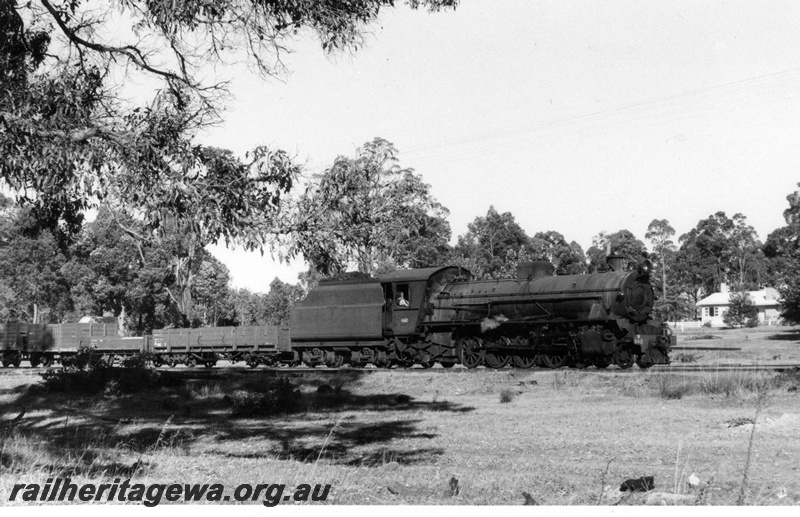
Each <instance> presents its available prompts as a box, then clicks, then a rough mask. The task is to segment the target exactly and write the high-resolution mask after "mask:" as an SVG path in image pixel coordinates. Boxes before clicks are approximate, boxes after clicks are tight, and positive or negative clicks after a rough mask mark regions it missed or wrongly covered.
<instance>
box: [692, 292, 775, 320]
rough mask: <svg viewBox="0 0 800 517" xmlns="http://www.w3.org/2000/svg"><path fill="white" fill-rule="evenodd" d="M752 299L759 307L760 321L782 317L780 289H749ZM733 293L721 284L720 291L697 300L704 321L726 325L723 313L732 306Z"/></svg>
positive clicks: (748, 293)
mask: <svg viewBox="0 0 800 517" xmlns="http://www.w3.org/2000/svg"><path fill="white" fill-rule="evenodd" d="M747 295H748V296H749V297H750V301H752V302H753V304H755V306H756V307H757V308H758V321H759V322H760V323H775V322H777V320H778V318H779V317H780V309H781V304H780V300H779V299H778V291H776V290H775V289H773V288H772V287H766V288H764V289H761V290H760V291H747ZM730 296H731V293H730V292H729V291H728V286H727V285H725V284H722V285H720V292H718V293H714V294H712V295H711V296H706V297H705V298H703V299H702V300H700V301H699V302H697V308H698V309H699V310H700V318H701V320H702V321H703V323H706V322H707V321H710V322H711V325H712V326H713V327H724V326H725V322H723V321H722V315H723V314H725V312H727V310H728V307H729V306H730V304H731V302H730Z"/></svg>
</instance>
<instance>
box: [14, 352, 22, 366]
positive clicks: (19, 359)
mask: <svg viewBox="0 0 800 517" xmlns="http://www.w3.org/2000/svg"><path fill="white" fill-rule="evenodd" d="M20 364H22V356H19V355H18V356H17V357H15V358H14V359H12V360H11V365H12V366H13V367H14V368H19V365H20Z"/></svg>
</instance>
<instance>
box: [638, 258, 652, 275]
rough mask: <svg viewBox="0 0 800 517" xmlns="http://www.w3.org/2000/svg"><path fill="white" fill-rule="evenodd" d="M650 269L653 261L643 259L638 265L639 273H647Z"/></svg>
mask: <svg viewBox="0 0 800 517" xmlns="http://www.w3.org/2000/svg"><path fill="white" fill-rule="evenodd" d="M652 270H653V263H652V262H650V261H649V260H645V261H644V262H642V263H641V264H640V265H639V274H640V275H649V274H650V272H651V271H652Z"/></svg>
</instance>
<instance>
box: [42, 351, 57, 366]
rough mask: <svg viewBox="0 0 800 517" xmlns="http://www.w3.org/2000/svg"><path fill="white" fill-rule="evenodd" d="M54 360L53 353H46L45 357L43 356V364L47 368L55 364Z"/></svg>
mask: <svg viewBox="0 0 800 517" xmlns="http://www.w3.org/2000/svg"><path fill="white" fill-rule="evenodd" d="M54 360H55V358H54V357H53V354H45V355H44V357H42V366H44V367H45V368H50V367H51V366H53V361H54Z"/></svg>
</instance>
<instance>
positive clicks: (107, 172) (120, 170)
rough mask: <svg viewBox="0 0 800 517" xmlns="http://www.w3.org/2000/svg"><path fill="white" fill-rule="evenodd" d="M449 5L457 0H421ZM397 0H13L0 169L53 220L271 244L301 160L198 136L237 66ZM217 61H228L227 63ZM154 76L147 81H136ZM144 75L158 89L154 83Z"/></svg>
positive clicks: (5, 0) (341, 41) (3, 70)
mask: <svg viewBox="0 0 800 517" xmlns="http://www.w3.org/2000/svg"><path fill="white" fill-rule="evenodd" d="M406 3H407V4H408V5H409V6H410V7H411V8H414V9H417V8H421V7H423V8H427V9H428V10H429V11H437V10H440V9H445V8H454V7H455V5H456V3H457V0H408V1H407V2H406ZM393 5H394V1H393V0H357V1H347V2H341V1H335V0H291V1H289V0H268V1H260V0H209V1H203V2H198V1H193V0H177V1H175V0H146V1H145V0H110V1H108V2H80V1H75V0H31V1H27V2H22V1H16V0H0V81H1V83H0V179H1V180H2V183H3V186H4V187H6V188H8V189H11V190H13V191H14V192H15V193H16V194H17V196H18V199H19V200H20V202H21V203H23V204H26V205H28V206H29V207H31V209H32V210H33V213H34V214H35V215H36V217H37V219H38V220H39V222H40V224H43V225H48V226H50V227H52V228H55V229H57V230H58V231H59V232H61V233H62V234H64V235H67V236H69V235H72V234H75V233H77V232H78V231H79V229H80V225H81V222H82V218H83V213H84V211H85V210H86V209H88V208H99V207H106V208H108V209H110V210H113V211H114V212H115V213H124V214H126V215H129V216H133V217H135V218H136V219H138V220H141V221H142V222H143V223H144V224H143V227H142V231H141V232H135V230H134V229H133V228H132V227H127V228H126V230H127V231H129V232H131V234H132V235H134V233H135V234H136V237H137V238H140V239H146V238H149V237H150V236H151V235H152V234H159V233H160V232H163V231H165V226H167V225H166V223H169V224H168V228H166V231H171V229H172V228H177V229H178V231H180V232H182V233H186V234H192V235H194V238H195V240H196V241H198V242H201V243H206V242H214V241H217V240H219V239H222V240H225V241H226V242H231V241H235V242H238V243H240V244H241V245H243V246H244V247H245V248H246V249H257V248H262V249H263V247H264V246H265V245H268V244H269V243H270V242H272V241H271V237H272V236H274V235H275V234H276V233H284V232H290V231H291V230H292V228H291V227H284V226H280V225H278V224H277V223H278V221H277V219H276V218H277V215H278V208H279V205H280V201H281V199H282V198H283V197H284V196H285V194H286V193H287V192H288V191H289V189H290V188H291V187H292V184H293V183H294V181H295V178H296V175H297V173H298V171H299V167H298V165H297V164H295V163H294V162H293V160H292V159H291V157H290V156H289V155H288V154H287V153H285V152H283V151H281V150H274V149H268V148H266V147H257V148H255V149H253V150H252V151H250V152H249V153H248V154H247V155H246V156H245V157H244V158H243V159H241V160H239V159H237V158H235V157H233V156H232V155H231V154H229V153H226V152H219V151H218V150H214V149H209V148H207V147H204V146H202V145H198V144H197V143H195V141H194V137H195V135H196V134H197V132H198V131H200V130H201V129H203V128H206V127H208V126H209V125H212V124H215V123H217V122H219V121H220V117H221V112H222V110H224V108H225V98H226V96H227V95H228V93H229V91H228V80H227V79H226V78H225V77H220V76H219V75H217V74H216V73H214V72H215V71H221V72H222V73H224V70H225V69H224V67H222V66H219V67H216V65H225V64H228V63H231V62H245V63H247V64H248V65H250V67H251V68H252V69H254V70H255V71H257V72H258V73H259V74H260V75H261V76H264V77H269V76H276V75H277V76H281V75H283V74H284V73H285V69H284V67H283V64H282V61H281V57H282V56H283V55H284V54H285V53H286V52H289V51H290V50H291V48H292V44H293V42H294V41H295V40H296V39H298V38H300V37H304V35H306V34H313V35H315V36H316V37H317V39H318V40H319V42H320V45H321V47H322V49H323V50H324V51H326V52H334V51H337V50H353V49H357V48H358V47H359V46H360V45H362V44H363V41H362V37H361V35H362V33H363V31H364V30H365V28H367V27H368V26H369V25H370V24H372V23H374V22H375V21H376V20H377V19H378V16H379V13H380V12H381V11H383V10H384V9H385V8H388V7H391V6H393ZM215 67H216V68H215ZM133 81H136V82H137V83H139V84H143V85H145V86H146V87H148V88H149V87H152V89H151V91H152V93H151V94H148V95H140V94H141V91H138V92H137V94H136V95H133V94H131V92H130V90H128V89H126V88H125V87H124V85H125V84H127V83H130V82H133ZM148 88H145V89H148Z"/></svg>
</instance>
